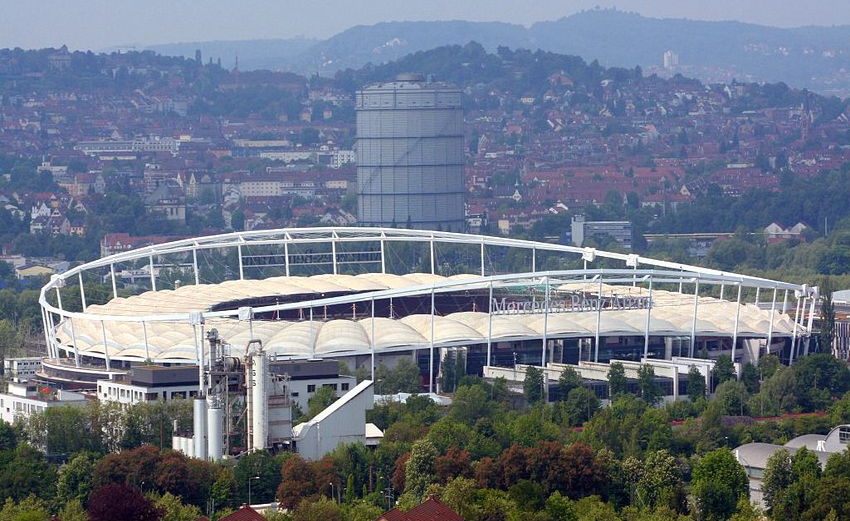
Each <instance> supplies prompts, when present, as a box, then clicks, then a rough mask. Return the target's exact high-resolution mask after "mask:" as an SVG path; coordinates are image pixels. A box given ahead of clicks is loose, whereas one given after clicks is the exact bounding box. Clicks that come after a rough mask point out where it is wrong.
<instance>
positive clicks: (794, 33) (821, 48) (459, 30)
mask: <svg viewBox="0 0 850 521" xmlns="http://www.w3.org/2000/svg"><path fill="white" fill-rule="evenodd" d="M470 41H476V42H478V43H480V44H482V45H483V46H484V48H486V49H487V50H488V51H495V50H496V48H497V47H499V46H505V47H510V48H526V49H543V50H547V51H553V52H558V53H564V54H571V55H578V56H581V57H582V58H584V59H586V60H588V61H592V60H598V61H599V62H600V63H601V64H603V65H606V66H621V67H634V66H635V65H640V66H641V67H644V68H650V67H659V68H660V66H661V63H662V55H663V53H664V52H665V51H667V50H671V51H673V52H675V53H676V54H678V55H679V58H680V68H679V69H678V70H673V71H669V72H670V73H674V72H681V73H683V74H685V75H687V76H693V77H696V78H699V79H702V80H705V81H718V80H725V81H731V79H733V78H734V79H739V80H742V81H771V82H775V81H784V82H786V83H789V84H791V85H793V86H796V87H805V88H810V89H812V90H817V91H820V92H826V93H829V92H831V91H835V92H848V93H850V26H833V27H799V28H790V29H786V28H776V27H766V26H761V25H755V24H747V23H741V22H705V21H693V20H684V19H658V18H648V17H644V16H641V15H639V14H636V13H629V12H624V11H617V10H613V9H595V10H590V11H584V12H581V13H577V14H574V15H572V16H568V17H565V18H561V19H560V20H556V21H551V22H539V23H536V24H534V25H532V26H531V27H528V28H526V27H523V26H521V25H516V24H509V23H501V22H467V21H438V22H385V23H379V24H375V25H369V26H362V25H361V26H356V27H352V28H351V29H348V30H346V31H343V32H341V33H339V34H337V35H335V36H332V37H331V38H328V39H326V40H318V41H317V40H309V39H301V38H296V39H289V40H246V41H233V42H199V43H187V44H168V45H157V46H151V47H148V49H151V50H154V51H156V52H159V53H162V54H174V55H182V56H194V50H195V49H196V48H200V49H201V50H202V53H203V55H204V59H205V60H206V59H207V58H208V57H213V58H214V59H215V58H216V57H218V56H221V58H222V65H224V66H228V67H229V66H231V63H232V62H233V61H234V58H235V56H236V55H237V54H238V56H239V66H240V68H242V69H252V68H268V69H273V70H289V71H293V72H299V73H302V74H313V73H319V74H323V75H332V74H334V73H335V72H337V71H339V70H342V69H347V68H360V67H363V66H364V65H366V64H368V63H372V64H376V65H377V64H381V63H386V62H389V61H393V60H396V59H398V58H400V57H402V56H405V55H407V54H410V53H414V52H417V51H423V50H428V49H432V48H435V47H439V46H443V45H450V44H460V45H462V44H465V43H468V42H470ZM842 69H843V72H842Z"/></svg>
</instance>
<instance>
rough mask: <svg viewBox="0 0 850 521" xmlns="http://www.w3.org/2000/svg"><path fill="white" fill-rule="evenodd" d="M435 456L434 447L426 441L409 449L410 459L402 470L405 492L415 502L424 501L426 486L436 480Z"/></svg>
mask: <svg viewBox="0 0 850 521" xmlns="http://www.w3.org/2000/svg"><path fill="white" fill-rule="evenodd" d="M437 456H439V453H438V452H437V449H436V447H434V444H433V443H431V442H430V441H428V440H419V441H417V442H416V443H414V444H413V447H411V449H410V458H409V459H408V460H407V464H406V465H405V469H404V479H405V492H406V493H409V494H411V495H412V496H413V498H414V499H415V501H417V502H421V501H422V500H423V499H424V496H425V491H426V490H427V489H428V485H430V484H431V483H434V482H435V480H436V475H435V473H434V463H435V461H436V459H437Z"/></svg>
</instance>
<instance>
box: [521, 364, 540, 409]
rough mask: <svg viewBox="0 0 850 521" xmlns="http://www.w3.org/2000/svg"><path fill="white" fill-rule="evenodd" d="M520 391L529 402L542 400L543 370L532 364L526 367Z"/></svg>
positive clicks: (533, 402)
mask: <svg viewBox="0 0 850 521" xmlns="http://www.w3.org/2000/svg"><path fill="white" fill-rule="evenodd" d="M522 393H523V395H525V400H526V401H527V402H528V403H529V404H532V405H533V404H535V403H538V402H541V401H542V400H543V394H544V392H543V371H541V370H540V369H538V368H537V367H535V366H533V365H532V366H528V367H527V368H526V370H525V380H524V381H523V383H522Z"/></svg>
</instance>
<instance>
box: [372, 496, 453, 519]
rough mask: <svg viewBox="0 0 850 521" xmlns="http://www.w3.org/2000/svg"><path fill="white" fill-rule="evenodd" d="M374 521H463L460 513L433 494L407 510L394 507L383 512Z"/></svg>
mask: <svg viewBox="0 0 850 521" xmlns="http://www.w3.org/2000/svg"><path fill="white" fill-rule="evenodd" d="M375 521H463V518H462V517H460V514H458V513H457V512H455V511H454V510H452V509H451V508H449V507H447V506H446V505H445V504H444V503H443V502H441V501H440V500H439V499H437V498H435V497H434V496H431V497H429V498H428V499H426V500H425V502H423V503H422V504H421V505H419V506H416V507H413V508H412V509H410V510H408V511H407V512H404V511H401V510H399V509H398V508H394V509H392V510H390V511H388V512H384V513H383V514H381V516H380V517H379V518H378V519H376V520H375Z"/></svg>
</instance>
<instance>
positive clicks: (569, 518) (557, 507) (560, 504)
mask: <svg viewBox="0 0 850 521" xmlns="http://www.w3.org/2000/svg"><path fill="white" fill-rule="evenodd" d="M544 508H545V510H546V513H547V514H548V515H549V517H550V518H551V519H552V521H578V516H577V515H576V509H575V506H574V505H573V501H572V500H571V499H570V498H568V497H566V496H562V495H561V493H560V492H558V491H557V490H556V491H555V492H553V493H552V495H551V496H549V497H548V498H547V499H546V505H545V507H544Z"/></svg>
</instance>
